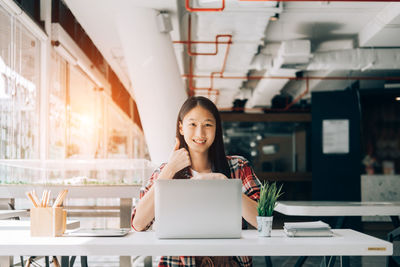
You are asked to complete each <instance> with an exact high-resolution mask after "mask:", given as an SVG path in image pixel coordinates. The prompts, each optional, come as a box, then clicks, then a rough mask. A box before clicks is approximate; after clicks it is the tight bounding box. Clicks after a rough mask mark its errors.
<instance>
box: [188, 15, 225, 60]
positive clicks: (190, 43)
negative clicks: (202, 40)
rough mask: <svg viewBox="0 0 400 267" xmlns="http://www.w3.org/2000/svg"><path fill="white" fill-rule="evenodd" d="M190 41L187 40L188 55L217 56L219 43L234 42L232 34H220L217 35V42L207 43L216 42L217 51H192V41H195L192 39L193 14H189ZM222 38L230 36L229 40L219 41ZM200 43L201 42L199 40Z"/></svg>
mask: <svg viewBox="0 0 400 267" xmlns="http://www.w3.org/2000/svg"><path fill="white" fill-rule="evenodd" d="M188 20H189V21H188V39H189V40H188V41H187V42H186V43H187V44H188V55H189V56H215V55H217V54H218V44H222V43H225V44H228V45H230V44H232V35H231V34H218V35H216V36H215V42H207V43H214V44H215V52H212V53H196V52H192V43H195V42H193V41H192V16H189V19H188ZM220 38H228V41H227V42H219V39H220ZM197 43H199V42H197Z"/></svg>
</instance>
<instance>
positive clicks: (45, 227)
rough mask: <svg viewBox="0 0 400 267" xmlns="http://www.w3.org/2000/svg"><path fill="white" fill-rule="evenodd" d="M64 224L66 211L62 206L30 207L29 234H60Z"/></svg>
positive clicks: (63, 229)
mask: <svg viewBox="0 0 400 267" xmlns="http://www.w3.org/2000/svg"><path fill="white" fill-rule="evenodd" d="M65 225H66V212H64V209H63V208H62V207H56V208H51V207H48V208H43V207H37V208H36V207H34V208H32V209H31V236H61V235H62V234H63V233H64V231H65Z"/></svg>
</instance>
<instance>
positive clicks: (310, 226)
mask: <svg viewBox="0 0 400 267" xmlns="http://www.w3.org/2000/svg"><path fill="white" fill-rule="evenodd" d="M284 228H286V229H287V230H292V229H301V230H316V229H331V227H330V226H329V224H327V223H324V222H323V221H314V222H294V223H284Z"/></svg>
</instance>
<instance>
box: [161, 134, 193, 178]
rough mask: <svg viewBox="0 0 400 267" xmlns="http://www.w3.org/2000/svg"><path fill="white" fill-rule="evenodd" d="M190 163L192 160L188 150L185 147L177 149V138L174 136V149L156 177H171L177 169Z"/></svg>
mask: <svg viewBox="0 0 400 267" xmlns="http://www.w3.org/2000/svg"><path fill="white" fill-rule="evenodd" d="M191 164H192V162H191V160H190V155H189V152H188V151H187V150H186V149H185V148H181V149H179V139H178V138H176V143H175V147H174V150H173V151H172V153H171V155H170V156H169V159H168V163H167V164H166V165H165V167H164V168H163V170H162V171H161V173H160V175H161V174H163V175H161V176H159V177H158V178H159V179H160V178H161V179H172V178H173V177H174V175H175V174H176V173H177V172H178V171H180V170H182V169H184V168H186V167H188V166H190V165H191Z"/></svg>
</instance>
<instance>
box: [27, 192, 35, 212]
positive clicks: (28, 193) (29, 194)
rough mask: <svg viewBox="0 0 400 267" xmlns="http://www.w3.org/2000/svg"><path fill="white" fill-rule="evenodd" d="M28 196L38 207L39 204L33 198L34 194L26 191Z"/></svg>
mask: <svg viewBox="0 0 400 267" xmlns="http://www.w3.org/2000/svg"><path fill="white" fill-rule="evenodd" d="M25 194H26V196H27V197H28V198H29V199H30V200H31V201H32V204H33V206H35V207H36V208H37V207H38V204H37V203H36V201H35V200H34V199H33V197H32V195H31V193H30V192H25Z"/></svg>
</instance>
